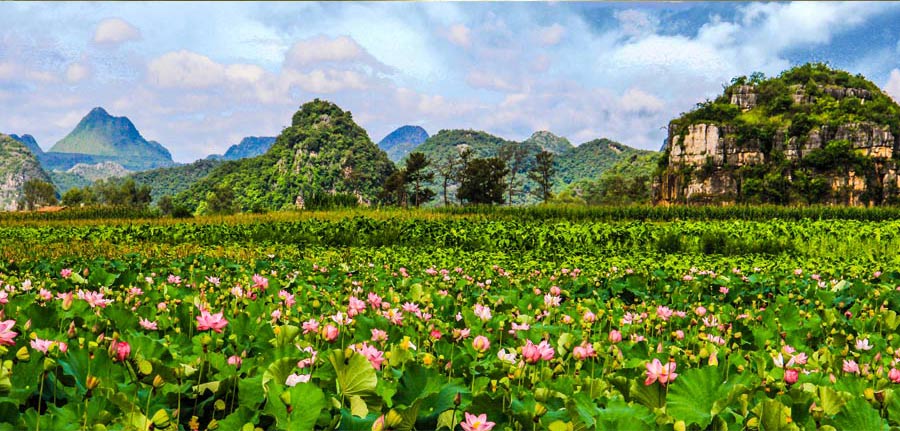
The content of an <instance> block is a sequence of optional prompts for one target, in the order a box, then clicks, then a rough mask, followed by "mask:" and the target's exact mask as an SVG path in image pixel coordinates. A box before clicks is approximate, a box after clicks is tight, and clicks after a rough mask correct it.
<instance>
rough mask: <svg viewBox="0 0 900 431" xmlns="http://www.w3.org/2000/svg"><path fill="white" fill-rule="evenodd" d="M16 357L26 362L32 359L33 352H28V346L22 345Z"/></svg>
mask: <svg viewBox="0 0 900 431" xmlns="http://www.w3.org/2000/svg"><path fill="white" fill-rule="evenodd" d="M16 358H18V359H19V360H20V361H22V362H26V361H28V360H29V359H31V353H29V352H28V348H27V347H25V346H22V348H20V349H19V351H18V352H16Z"/></svg>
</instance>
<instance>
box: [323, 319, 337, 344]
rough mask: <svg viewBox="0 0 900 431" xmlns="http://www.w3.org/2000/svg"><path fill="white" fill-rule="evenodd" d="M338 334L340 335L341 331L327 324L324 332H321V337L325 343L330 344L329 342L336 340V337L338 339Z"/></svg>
mask: <svg viewBox="0 0 900 431" xmlns="http://www.w3.org/2000/svg"><path fill="white" fill-rule="evenodd" d="M340 333H341V331H340V330H338V328H337V327H336V326H334V325H332V324H330V323H329V324H328V326H326V327H325V330H324V331H323V333H322V336H324V337H325V341H329V342H330V341H334V340H337V337H338V335H340Z"/></svg>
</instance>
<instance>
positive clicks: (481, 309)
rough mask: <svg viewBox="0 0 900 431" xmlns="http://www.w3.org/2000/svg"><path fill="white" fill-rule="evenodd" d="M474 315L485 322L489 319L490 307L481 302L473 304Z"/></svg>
mask: <svg viewBox="0 0 900 431" xmlns="http://www.w3.org/2000/svg"><path fill="white" fill-rule="evenodd" d="M475 316H476V317H478V318H479V319H481V320H483V321H485V322H487V321H488V320H491V309H490V308H489V307H486V306H484V305H481V304H475Z"/></svg>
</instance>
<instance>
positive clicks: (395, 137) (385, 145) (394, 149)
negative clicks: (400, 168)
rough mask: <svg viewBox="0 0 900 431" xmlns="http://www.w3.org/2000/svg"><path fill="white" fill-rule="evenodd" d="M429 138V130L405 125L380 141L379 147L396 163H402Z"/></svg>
mask: <svg viewBox="0 0 900 431" xmlns="http://www.w3.org/2000/svg"><path fill="white" fill-rule="evenodd" d="M426 139H428V132H426V131H425V129H423V128H421V127H419V126H403V127H400V128H398V129H397V130H394V131H393V132H391V133H389V134H388V135H387V136H385V137H384V139H382V140H381V141H379V142H378V148H381V149H382V150H384V152H385V153H387V155H388V158H389V159H391V161H392V162H394V163H400V162H401V161H403V159H404V158H406V156H407V155H408V154H409V153H411V152H413V151H416V148H418V146H419V145H422V143H423V142H425V140H426Z"/></svg>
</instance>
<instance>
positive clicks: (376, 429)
mask: <svg viewBox="0 0 900 431" xmlns="http://www.w3.org/2000/svg"><path fill="white" fill-rule="evenodd" d="M372 431H384V415H381V416H378V419H375V422H373V423H372Z"/></svg>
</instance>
